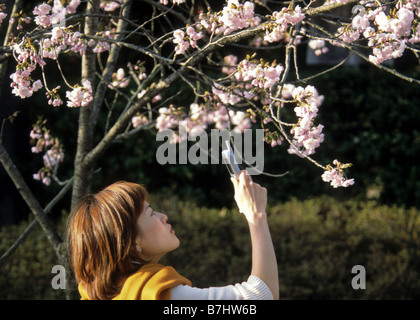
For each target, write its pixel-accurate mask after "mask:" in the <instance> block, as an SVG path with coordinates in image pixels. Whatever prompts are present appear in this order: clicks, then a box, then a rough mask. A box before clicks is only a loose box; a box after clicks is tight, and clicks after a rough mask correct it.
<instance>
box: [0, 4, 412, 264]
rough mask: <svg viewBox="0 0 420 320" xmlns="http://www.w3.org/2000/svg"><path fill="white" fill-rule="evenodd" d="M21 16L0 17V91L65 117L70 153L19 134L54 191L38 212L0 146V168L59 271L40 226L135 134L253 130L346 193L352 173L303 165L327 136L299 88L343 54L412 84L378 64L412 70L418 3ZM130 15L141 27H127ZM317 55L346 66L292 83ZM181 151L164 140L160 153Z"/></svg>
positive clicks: (51, 233) (315, 101) (39, 127)
mask: <svg viewBox="0 0 420 320" xmlns="http://www.w3.org/2000/svg"><path fill="white" fill-rule="evenodd" d="M23 3H24V1H22V0H18V1H15V2H14V3H13V4H10V6H6V5H5V4H2V5H0V10H1V11H0V24H1V28H3V29H4V30H5V31H4V34H5V39H4V45H3V46H2V49H1V51H2V52H1V53H2V59H1V63H2V64H1V66H0V68H1V69H0V75H4V73H5V70H6V63H7V64H12V65H14V66H15V69H14V72H13V73H12V74H8V75H5V76H4V78H3V79H2V80H1V81H2V90H10V91H11V93H12V94H13V95H15V96H17V97H19V98H21V99H28V100H29V99H32V98H33V96H35V95H43V96H44V99H45V104H46V105H49V106H50V108H60V109H61V112H63V113H65V112H67V110H69V108H77V109H78V114H79V118H78V130H77V132H74V134H75V135H77V150H76V152H75V154H67V153H65V152H64V150H65V149H66V148H65V146H63V143H62V142H61V141H62V139H60V137H54V136H52V135H51V132H50V130H49V129H48V119H46V118H40V120H39V121H38V122H37V123H35V124H34V126H33V129H32V130H31V132H28V139H31V141H32V142H33V146H32V149H31V151H32V152H33V153H36V154H40V156H41V155H42V158H43V162H44V166H43V167H42V168H34V174H33V178H34V179H35V180H39V183H40V184H41V183H43V184H45V185H46V187H47V186H48V185H50V184H51V183H58V184H60V185H62V186H63V187H62V190H61V191H60V192H59V193H58V194H57V196H56V197H55V198H54V199H53V200H52V201H51V203H50V205H49V206H47V207H46V208H42V207H41V205H40V204H39V202H38V201H37V199H36V198H35V197H34V195H33V193H32V192H31V190H30V189H29V187H28V186H27V183H26V182H25V181H24V179H23V178H22V176H21V174H20V173H19V169H18V168H17V167H16V166H15V165H14V164H13V162H12V160H11V159H10V157H9V155H8V153H7V150H6V149H5V148H4V146H3V145H2V144H0V160H1V162H2V164H3V166H4V168H5V169H6V171H7V173H8V175H9V176H10V178H11V179H12V180H13V182H14V183H15V185H16V187H17V189H18V191H19V192H20V193H21V195H22V197H23V198H24V199H25V201H26V203H27V204H28V206H29V208H30V209H31V211H32V213H33V214H34V215H35V217H36V221H37V222H38V223H39V224H40V225H41V226H42V229H43V231H44V232H45V233H46V235H47V236H48V239H49V240H50V242H51V244H52V246H53V247H54V249H55V251H56V253H57V256H58V257H59V258H60V260H61V261H62V263H63V264H66V262H65V261H66V253H65V246H64V244H63V243H64V242H63V239H62V236H61V235H59V234H58V233H57V231H56V230H55V228H54V226H53V224H52V223H51V222H50V221H49V219H48V217H47V213H48V212H49V211H50V210H51V209H52V207H53V205H54V204H55V203H56V202H57V201H58V199H60V198H61V197H62V196H63V195H64V194H65V193H66V192H69V191H70V190H71V192H72V200H71V205H70V207H71V208H73V207H74V206H75V204H76V203H77V201H78V199H79V198H80V197H81V196H83V195H84V194H86V193H88V192H89V191H90V185H91V181H92V177H93V173H94V171H95V168H96V167H95V165H96V162H97V161H98V159H100V157H102V156H104V155H105V154H106V152H107V150H108V149H109V147H110V146H111V144H112V143H114V142H115V141H118V140H121V139H129V138H130V137H131V136H133V135H135V134H141V132H144V131H145V130H156V131H162V130H165V129H173V130H174V131H176V130H177V129H178V128H179V127H180V126H182V127H184V128H186V130H187V132H188V133H194V132H195V133H197V132H200V131H202V130H207V129H209V128H217V129H228V130H231V131H235V132H239V133H240V132H243V131H244V130H245V129H248V128H251V126H252V125H254V126H258V127H261V128H263V129H264V130H265V131H264V132H265V137H264V141H265V142H266V143H267V144H269V145H270V146H271V147H273V148H276V147H277V146H278V145H282V144H283V145H284V144H287V148H288V149H287V152H288V153H289V154H290V156H292V157H296V156H297V157H301V158H304V159H306V160H308V161H309V162H310V163H312V164H313V165H315V166H317V167H319V169H320V181H321V182H320V183H322V181H324V182H327V183H330V184H331V186H332V187H334V188H337V187H349V186H351V185H353V184H354V183H355V181H354V180H353V179H351V178H348V177H347V176H346V174H345V171H346V169H347V168H348V167H350V166H351V164H347V163H341V162H340V161H339V160H338V159H331V163H330V164H322V163H319V162H318V161H316V159H315V157H314V155H315V153H316V150H317V149H318V148H320V147H321V146H322V142H323V140H324V134H323V128H324V126H328V124H327V123H325V124H321V123H319V121H318V120H317V114H318V110H319V108H322V102H323V99H324V96H323V93H322V92H318V90H317V89H316V88H315V87H314V86H313V85H311V84H310V82H311V80H312V79H314V78H316V77H317V76H319V75H322V74H325V73H326V72H330V71H332V70H335V69H337V68H340V67H341V66H342V65H344V64H345V62H346V61H347V60H348V59H349V57H350V56H354V55H355V56H358V57H359V58H360V59H362V60H364V61H366V62H367V63H370V64H372V65H374V66H376V67H377V68H379V69H381V70H383V71H384V72H389V73H392V74H394V75H395V76H396V77H400V78H402V79H404V80H406V81H409V82H415V83H420V81H419V80H417V79H413V78H410V77H408V76H406V75H404V74H401V73H399V72H397V71H396V70H395V69H393V68H392V67H391V66H390V65H389V64H387V63H386V62H387V61H390V60H392V59H396V58H399V57H401V56H403V55H404V54H405V53H406V52H409V51H411V52H412V53H413V54H414V55H415V56H416V57H418V52H419V42H420V20H419V13H420V9H419V5H420V1H419V0H398V1H383V0H376V1H368V0H326V1H323V0H315V1H313V0H307V1H306V0H302V1H295V0H293V1H284V2H279V1H269V0H260V1H257V0H255V1H240V0H227V1H206V0H200V1H195V0H191V1H190V0H173V1H171V0H160V1H159V0H143V1H136V0H113V1H111V0H88V1H86V0H54V1H53V0H50V1H44V2H42V1H39V3H38V4H36V6H34V8H33V9H32V11H30V12H24V11H23V10H22V7H23ZM139 8H144V9H145V10H147V11H148V12H150V13H151V14H150V15H147V18H145V16H144V15H139V14H138V12H136V10H139ZM339 8H342V9H343V8H345V10H337V9H339ZM337 12H339V13H337ZM328 47H330V48H331V47H340V48H345V49H346V51H347V55H346V56H344V57H343V58H342V60H341V61H339V62H338V63H337V64H336V65H334V66H330V67H328V68H326V69H325V70H324V71H323V72H320V73H319V74H313V75H311V76H310V77H307V78H302V77H301V75H300V73H301V72H300V71H301V70H300V69H299V65H298V64H299V62H298V59H297V52H298V51H299V50H306V48H310V50H313V52H314V54H315V55H322V54H325V53H326V52H327V51H328ZM268 49H270V50H274V49H275V50H276V52H278V54H276V57H273V59H267V58H266V57H265V56H266V55H264V54H263V53H264V52H267V50H268ZM122 50H124V51H129V52H131V54H130V55H127V56H130V57H135V58H134V59H133V61H131V60H124V57H125V56H124V57H123V58H121V57H122V55H121V51H122ZM69 56H71V57H73V58H76V61H78V66H77V68H78V70H80V74H81V77H80V79H78V81H77V82H76V83H72V82H71V81H70V80H68V79H69V75H68V74H66V73H65V71H64V68H63V66H62V63H63V61H65V59H66V57H69ZM264 57H265V58H264ZM279 57H280V58H279ZM47 66H48V67H49V66H54V68H55V70H57V73H59V74H60V76H61V79H62V80H61V82H60V83H54V81H51V80H50V74H49V72H48V71H47ZM48 70H51V69H50V68H49V69H48ZM178 83H184V84H185V85H184V86H182V87H180V88H184V89H183V90H185V91H186V92H189V93H188V94H186V95H185V96H186V97H191V100H189V101H187V100H185V104H183V105H177V104H176V103H175V102H174V101H176V100H175V99H174V96H173V95H170V94H168V93H167V92H168V90H169V89H170V88H171V87H172V86H174V85H177V84H178ZM191 93H193V94H191ZM178 94H185V93H183V92H179V93H178ZM110 97H113V98H112V99H110ZM121 105H123V107H122V108H121ZM101 114H106V115H107V119H108V120H107V122H106V124H105V127H103V126H102V125H100V124H99V122H98V118H99V116H100V115H101ZM115 115H117V116H115ZM3 129H4V128H3V127H2V134H3ZM98 132H105V133H104V134H103V135H102V137H101V139H100V140H99V142H97V141H96V140H95V139H94V135H95V134H97V133H98ZM180 139H182V137H181V136H180V135H175V136H174V137H173V141H172V142H173V143H178V142H180ZM279 152H281V151H279ZM64 157H73V158H74V172H73V177H72V178H70V179H68V180H66V181H62V178H60V177H59V174H58V167H59V165H60V163H62V161H63V159H64ZM29 229H30V228H28V230H29ZM18 244H19V242H17V243H15V245H14V246H13V248H11V250H9V251H10V252H8V253H6V254H5V255H4V256H3V257H2V258H1V261H2V263H3V262H4V261H5V260H6V259H7V257H8V256H10V254H11V253H12V252H13V250H14V248H15V247H16V246H17V245H18Z"/></svg>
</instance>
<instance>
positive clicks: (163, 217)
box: [161, 213, 168, 223]
mask: <svg viewBox="0 0 420 320" xmlns="http://www.w3.org/2000/svg"><path fill="white" fill-rule="evenodd" d="M161 215H162V220H163V222H164V223H166V222H167V221H168V216H167V215H166V214H164V213H161Z"/></svg>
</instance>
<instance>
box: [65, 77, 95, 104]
mask: <svg viewBox="0 0 420 320" xmlns="http://www.w3.org/2000/svg"><path fill="white" fill-rule="evenodd" d="M66 97H67V98H68V101H67V106H68V107H71V108H74V107H85V106H87V105H88V104H89V103H90V102H91V101H92V99H93V97H92V86H91V84H90V81H89V80H84V81H83V82H82V86H80V85H76V86H75V87H74V89H73V90H72V91H67V92H66Z"/></svg>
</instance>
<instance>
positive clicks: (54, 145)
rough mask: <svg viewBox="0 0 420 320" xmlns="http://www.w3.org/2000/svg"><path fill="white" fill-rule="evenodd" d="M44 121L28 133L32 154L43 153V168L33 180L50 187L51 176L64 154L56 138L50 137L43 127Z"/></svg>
mask: <svg viewBox="0 0 420 320" xmlns="http://www.w3.org/2000/svg"><path fill="white" fill-rule="evenodd" d="M45 124H46V120H43V119H39V120H38V121H37V123H36V124H35V125H34V127H33V128H32V130H31V132H30V133H29V137H30V139H31V142H32V144H33V145H34V146H33V147H32V148H31V151H32V153H42V152H44V154H43V156H42V159H43V163H44V166H43V167H42V168H41V169H40V170H39V171H38V172H37V173H35V174H33V178H34V179H35V180H41V181H42V183H44V184H45V185H47V186H48V185H50V183H51V176H53V175H54V174H55V172H56V171H57V169H58V166H59V164H60V163H61V162H63V160H64V152H63V148H62V146H61V143H60V141H59V140H58V138H55V137H52V136H51V134H50V131H49V130H47V128H46V127H45Z"/></svg>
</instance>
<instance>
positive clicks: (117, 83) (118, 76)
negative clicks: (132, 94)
mask: <svg viewBox="0 0 420 320" xmlns="http://www.w3.org/2000/svg"><path fill="white" fill-rule="evenodd" d="M129 83H130V77H126V76H125V71H124V69H123V68H119V69H118V70H117V72H114V73H113V74H112V82H111V83H110V84H109V85H108V88H110V89H115V88H126V87H127V86H128V84H129Z"/></svg>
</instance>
